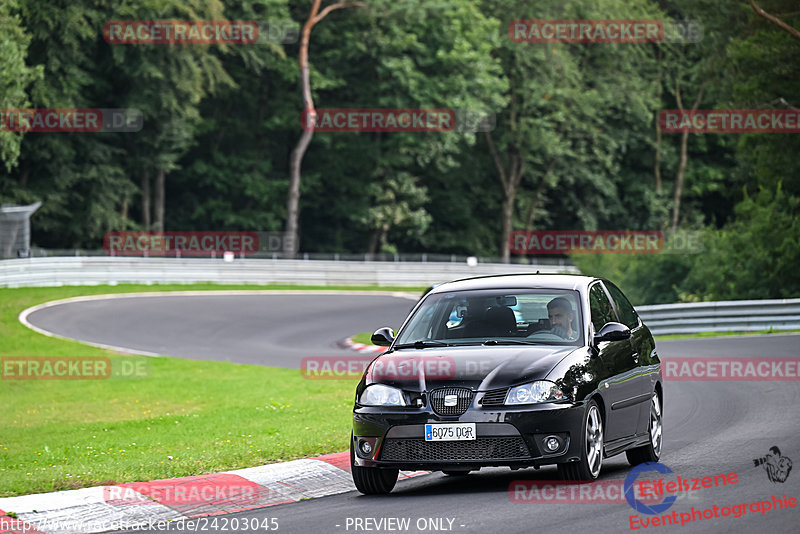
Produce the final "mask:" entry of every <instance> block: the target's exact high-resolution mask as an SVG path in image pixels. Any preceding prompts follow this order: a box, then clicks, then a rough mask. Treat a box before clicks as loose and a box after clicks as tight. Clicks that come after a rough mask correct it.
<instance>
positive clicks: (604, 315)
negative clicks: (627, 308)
mask: <svg viewBox="0 0 800 534" xmlns="http://www.w3.org/2000/svg"><path fill="white" fill-rule="evenodd" d="M589 308H590V310H591V312H592V324H593V325H594V331H595V332H599V331H600V329H601V328H603V326H605V324H606V323H610V322H612V321H616V320H617V317H616V315H615V314H614V308H612V307H611V301H610V300H608V297H607V296H606V292H605V291H603V288H602V286H601V285H600V284H595V285H593V286H592V287H591V288H590V289H589Z"/></svg>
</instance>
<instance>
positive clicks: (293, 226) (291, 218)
mask: <svg viewBox="0 0 800 534" xmlns="http://www.w3.org/2000/svg"><path fill="white" fill-rule="evenodd" d="M320 4H321V0H314V4H313V5H312V6H311V13H309V15H308V19H306V22H305V24H304V25H303V31H302V33H301V36H300V53H299V55H298V63H299V65H300V84H301V90H302V93H303V117H305V125H304V126H305V127H304V129H303V133H302V134H301V135H300V139H299V140H298V141H297V146H296V147H295V148H294V150H293V151H292V157H291V160H290V167H289V194H288V198H287V201H286V236H287V239H286V241H285V244H286V248H285V250H284V251H285V252H286V253H287V254H290V255H294V254H296V253H297V250H298V248H297V247H298V244H299V243H298V238H299V234H298V220H299V217H300V214H299V212H298V205H299V203H300V168H301V166H302V163H303V155H304V154H305V153H306V149H307V148H308V144H309V143H310V142H311V138H312V137H313V135H314V121H315V120H316V115H317V114H316V111H314V101H313V99H312V98H311V79H310V75H309V69H308V44H309V41H310V39H311V29H312V28H313V27H314V26H315V25H317V24H318V23H319V22H320V21H322V19H324V18H325V17H326V16H327V15H328V13H330V12H331V11H334V10H336V9H344V8H347V7H354V6H364V5H365V4H364V3H363V2H350V1H345V2H337V3H335V4H331V5H329V6H326V7H325V8H324V9H323V10H322V11H320V9H319V8H320Z"/></svg>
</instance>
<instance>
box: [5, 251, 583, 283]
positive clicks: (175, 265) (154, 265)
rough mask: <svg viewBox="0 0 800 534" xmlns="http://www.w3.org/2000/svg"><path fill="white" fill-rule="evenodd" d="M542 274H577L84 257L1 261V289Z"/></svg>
mask: <svg viewBox="0 0 800 534" xmlns="http://www.w3.org/2000/svg"><path fill="white" fill-rule="evenodd" d="M537 271H539V272H540V273H543V274H544V273H570V274H577V273H578V270H577V268H576V267H574V266H572V265H564V266H559V265H520V264H505V263H478V264H477V265H474V266H470V265H468V264H467V263H460V262H459V263H455V262H453V263H448V262H382V261H364V262H361V261H325V260H285V259H274V260H273V259H235V260H234V261H224V260H223V259H222V258H219V259H207V258H203V259H200V258H196V259H195V258H181V259H178V258H124V257H103V256H100V257H97V256H94V257H84V256H79V257H48V258H28V259H16V260H4V261H0V287H34V286H40V287H41V286H63V285H99V284H174V283H178V284H191V283H197V282H212V283H218V284H296V285H319V286H333V285H345V286H348V285H352V286H359V285H378V286H426V285H431V284H436V283H440V282H447V281H450V280H456V279H458V278H467V277H470V276H485V275H492V274H508V273H529V274H535V273H536V272H537Z"/></svg>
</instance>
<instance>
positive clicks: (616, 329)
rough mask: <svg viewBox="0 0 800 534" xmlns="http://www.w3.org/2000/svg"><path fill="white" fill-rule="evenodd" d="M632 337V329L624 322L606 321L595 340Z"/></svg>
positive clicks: (614, 339)
mask: <svg viewBox="0 0 800 534" xmlns="http://www.w3.org/2000/svg"><path fill="white" fill-rule="evenodd" d="M630 337H631V330H630V328H628V327H627V326H625V325H624V324H622V323H614V322H611V323H606V324H605V325H604V326H603V328H601V329H600V331H599V332H598V333H596V334H595V335H594V342H595V343H600V342H602V341H622V340H623V339H628V338H630Z"/></svg>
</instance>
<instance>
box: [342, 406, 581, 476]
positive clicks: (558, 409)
mask: <svg viewBox="0 0 800 534" xmlns="http://www.w3.org/2000/svg"><path fill="white" fill-rule="evenodd" d="M583 416H584V405H583V404H582V403H574V404H565V403H552V404H540V405H531V406H525V407H520V406H514V407H509V408H502V409H501V408H492V409H481V408H475V407H471V408H470V409H468V410H467V411H466V412H465V413H463V414H462V415H460V416H440V415H438V414H436V413H435V412H433V411H432V410H425V409H414V408H400V409H397V408H395V409H390V408H367V407H358V408H356V409H355V410H354V411H353V440H354V444H353V445H354V448H355V460H354V461H355V464H356V465H359V466H362V467H385V468H395V469H403V470H417V469H424V470H431V471H438V470H447V469H452V470H459V469H473V470H474V469H479V468H481V467H489V466H509V467H531V466H533V467H539V466H541V465H549V464H556V463H565V462H572V461H578V460H579V459H580V455H581V451H580V443H581V442H582V440H581V439H580V438H579V436H581V433H582V428H583ZM428 423H432V424H438V423H475V430H476V439H475V440H470V441H425V425H426V424H428ZM549 436H556V437H557V438H558V439H559V440H561V446H560V447H559V448H558V449H557V450H556V451H555V452H546V448H545V447H544V443H543V442H544V440H545V438H547V437H549ZM362 441H368V442H369V443H370V448H371V450H370V452H369V453H365V452H364V451H363V450H362V449H361V448H360V444H361V442H362Z"/></svg>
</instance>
